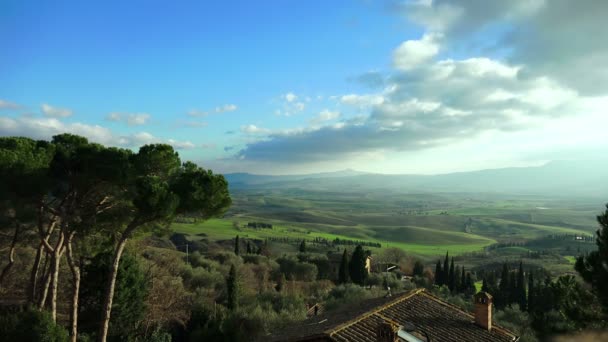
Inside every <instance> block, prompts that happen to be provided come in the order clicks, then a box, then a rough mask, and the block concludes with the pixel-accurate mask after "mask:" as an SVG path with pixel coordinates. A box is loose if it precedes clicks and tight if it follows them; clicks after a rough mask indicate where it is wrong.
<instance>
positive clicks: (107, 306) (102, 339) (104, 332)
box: [97, 236, 127, 342]
mask: <svg viewBox="0 0 608 342" xmlns="http://www.w3.org/2000/svg"><path fill="white" fill-rule="evenodd" d="M126 244H127V238H126V237H125V236H123V238H121V239H120V241H119V242H118V246H117V247H116V251H115V252H114V258H113V260H112V268H110V274H109V277H108V283H107V285H106V293H105V299H104V304H103V308H102V319H101V326H100V327H99V334H98V336H97V341H99V342H106V339H107V337H108V329H109V327H110V314H111V313H112V300H113V299H114V286H115V285H116V276H117V275H118V265H119V264H120V258H121V257H122V252H123V251H124V249H125V245H126Z"/></svg>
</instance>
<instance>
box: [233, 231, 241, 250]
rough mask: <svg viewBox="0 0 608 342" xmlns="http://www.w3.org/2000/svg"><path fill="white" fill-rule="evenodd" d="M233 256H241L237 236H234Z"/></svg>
mask: <svg viewBox="0 0 608 342" xmlns="http://www.w3.org/2000/svg"><path fill="white" fill-rule="evenodd" d="M234 254H236V255H239V254H241V246H240V243H239V236H238V235H237V236H236V239H234Z"/></svg>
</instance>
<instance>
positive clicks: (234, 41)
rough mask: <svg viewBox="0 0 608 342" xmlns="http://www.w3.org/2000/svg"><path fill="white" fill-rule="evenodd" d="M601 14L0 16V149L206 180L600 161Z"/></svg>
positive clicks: (437, 1) (329, 9) (55, 6)
mask: <svg viewBox="0 0 608 342" xmlns="http://www.w3.org/2000/svg"><path fill="white" fill-rule="evenodd" d="M607 15H608V1H593V0H581V1H576V2H575V1H568V0H551V1H548V0H545V1H542V0H521V1H520V0H513V1H486V0H468V1H466V0H452V1H442V0H402V1H388V0H386V1H372V0H368V1H363V0H356V1H353V0H351V1H278V0H277V1H270V0H264V1H217V2H211V1H177V2H172V1H154V0H148V1H137V0H135V1H110V0H106V1H34V0H5V1H2V2H0V42H1V43H0V136H28V137H32V138H35V139H50V138H51V137H52V136H53V135H55V134H59V133H63V132H69V133H74V134H79V135H82V136H85V137H87V138H88V139H89V140H91V141H94V142H97V143H101V144H104V145H110V146H118V147H123V148H130V149H133V150H137V149H138V148H139V147H140V146H142V145H145V144H149V143H166V144H171V145H172V146H173V147H174V148H175V149H176V150H177V151H178V152H179V154H180V156H181V157H182V159H183V160H191V161H194V162H196V163H198V164H199V165H201V166H203V167H205V168H210V169H213V170H214V171H216V172H223V173H229V172H250V173H258V174H298V173H300V174H302V173H314V172H327V171H335V170H342V169H347V168H350V169H356V170H360V171H367V172H376V173H408V174H412V173H422V174H437V173H447V172H457V171H468V170H478V169H488V168H501V167H513V166H531V165H541V164H543V163H546V162H548V161H551V160H590V159H597V158H603V156H605V148H606V147H608V138H607V135H606V133H605V132H606V127H608V109H607V108H608V63H607V62H606V61H608V40H606V35H607V34H608V26H607V25H606V24H605V18H606V16H607Z"/></svg>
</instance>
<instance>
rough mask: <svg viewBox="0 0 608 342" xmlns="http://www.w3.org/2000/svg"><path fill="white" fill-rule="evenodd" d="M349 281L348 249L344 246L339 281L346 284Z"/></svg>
mask: <svg viewBox="0 0 608 342" xmlns="http://www.w3.org/2000/svg"><path fill="white" fill-rule="evenodd" d="M347 282H348V251H347V250H346V248H344V253H342V260H341V261H340V269H339V271H338V283H340V284H346V283H347Z"/></svg>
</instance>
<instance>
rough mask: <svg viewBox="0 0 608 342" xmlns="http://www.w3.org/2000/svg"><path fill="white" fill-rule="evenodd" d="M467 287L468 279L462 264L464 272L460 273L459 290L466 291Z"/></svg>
mask: <svg viewBox="0 0 608 342" xmlns="http://www.w3.org/2000/svg"><path fill="white" fill-rule="evenodd" d="M466 288H467V280H466V278H465V271H464V266H462V274H461V275H460V289H459V290H458V291H460V292H465V290H466Z"/></svg>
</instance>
